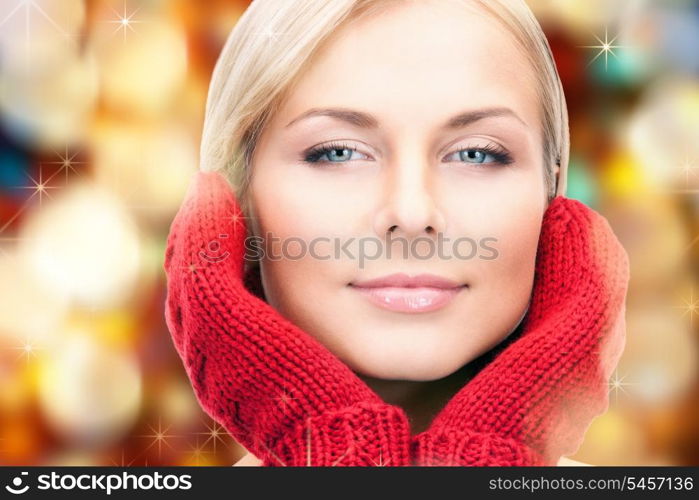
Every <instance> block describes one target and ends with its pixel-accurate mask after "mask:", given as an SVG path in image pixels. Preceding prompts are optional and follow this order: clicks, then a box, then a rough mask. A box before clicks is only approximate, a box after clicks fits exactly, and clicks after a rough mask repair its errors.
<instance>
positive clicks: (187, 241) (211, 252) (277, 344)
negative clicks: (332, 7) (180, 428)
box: [164, 172, 410, 466]
mask: <svg viewBox="0 0 699 500" xmlns="http://www.w3.org/2000/svg"><path fill="white" fill-rule="evenodd" d="M246 233H247V231H246V225H245V223H244V218H243V214H242V211H241V210H240V207H239V205H238V203H237V200H236V199H235V196H234V194H233V192H232V190H231V188H230V186H229V184H228V182H227V181H226V180H225V178H224V177H223V176H222V175H221V174H220V173H217V172H198V173H197V174H196V175H195V178H194V182H193V183H192V185H190V188H189V191H188V193H187V196H186V198H185V200H184V203H183V204H182V206H181V208H180V210H179V211H178V213H177V215H176V217H175V219H174V220H173V222H172V225H171V228H170V235H169V237H168V241H167V253H166V256H165V266H164V267H165V271H166V273H167V276H168V284H167V300H166V311H165V313H166V321H167V325H168V328H169V329H170V332H171V334H172V337H173V340H174V343H175V346H176V348H177V351H178V353H179V355H180V357H181V358H182V361H183V363H184V366H185V368H186V371H187V374H188V376H189V378H190V380H191V382H192V385H193V387H194V391H195V394H196V396H197V399H198V400H199V403H200V404H201V406H202V407H203V408H204V409H205V411H206V412H207V413H208V414H209V415H210V416H211V417H212V418H213V419H214V420H216V421H217V422H219V423H220V424H221V425H223V426H224V427H225V428H226V430H227V431H228V432H229V433H231V434H232V435H233V436H234V437H235V438H236V439H237V440H238V441H239V442H240V443H241V444H242V445H243V446H245V447H246V448H247V449H248V450H250V451H251V452H252V453H253V454H254V455H256V456H257V457H258V458H260V459H261V460H262V464H263V465H264V466H280V465H287V466H299V465H313V466H329V465H340V466H350V465H351V466H372V465H388V466H401V465H410V425H409V421H408V418H407V415H406V414H405V413H404V411H403V409H402V408H399V407H397V406H393V405H389V404H387V403H385V402H384V401H383V400H382V399H381V398H380V397H379V396H378V395H377V394H376V393H375V392H373V391H372V390H371V389H370V388H369V387H368V386H367V385H366V384H365V383H364V382H363V381H362V380H360V379H359V378H358V377H357V376H356V375H355V374H354V373H353V372H352V371H351V370H350V368H349V367H348V366H347V365H345V364H344V363H342V362H341V361H340V360H339V359H338V358H337V357H336V356H334V355H333V354H332V353H331V352H330V351H329V350H327V348H325V346H323V345H322V344H321V343H320V342H318V341H317V340H316V339H315V338H313V337H312V336H310V335H308V334H307V333H305V332H304V331H302V330H301V329H299V328H298V327H297V326H295V325H294V324H292V323H291V322H289V321H288V320H286V319H285V318H284V317H283V316H281V315H280V314H279V313H278V312H277V311H276V310H275V309H273V308H272V307H271V306H270V305H269V304H267V303H266V302H265V301H264V300H261V299H260V298H258V297H257V296H255V295H254V294H252V293H250V290H248V288H246V286H245V285H244V275H243V270H244V255H245V247H244V245H245V238H246Z"/></svg>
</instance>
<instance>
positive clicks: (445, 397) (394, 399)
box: [357, 320, 524, 435]
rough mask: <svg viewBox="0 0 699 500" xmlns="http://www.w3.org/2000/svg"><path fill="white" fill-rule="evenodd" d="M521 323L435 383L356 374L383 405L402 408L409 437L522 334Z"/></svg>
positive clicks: (432, 381) (425, 424)
mask: <svg viewBox="0 0 699 500" xmlns="http://www.w3.org/2000/svg"><path fill="white" fill-rule="evenodd" d="M523 325H524V322H523V321H521V320H520V323H519V324H518V325H517V327H515V328H514V329H513V330H512V331H511V332H510V334H509V335H508V336H507V337H506V338H505V340H503V341H502V342H500V344H498V345H497V346H495V347H494V348H492V349H491V350H490V351H487V352H485V353H484V354H482V355H481V356H479V357H477V358H475V359H473V360H472V361H470V362H469V363H467V364H465V365H464V366H462V367H461V368H459V369H458V370H457V371H455V372H454V373H452V374H451V375H447V376H446V377H443V378H440V379H437V380H428V381H415V380H388V379H381V378H374V377H368V376H366V375H362V374H360V373H357V376H358V377H359V378H360V379H361V380H363V381H364V383H365V384H367V385H368V386H369V387H370V388H371V389H372V390H373V391H374V392H376V393H377V394H378V395H379V397H381V399H383V400H384V401H385V402H386V403H388V404H391V405H395V406H399V407H401V408H403V410H404V411H405V413H406V414H407V415H408V418H409V419H410V431H411V434H412V435H415V434H418V433H420V432H422V431H424V430H426V429H427V428H428V427H429V425H430V423H431V422H432V420H433V419H434V417H435V416H436V415H437V413H439V411H440V410H441V409H442V408H444V406H445V405H446V404H447V403H448V402H449V400H450V399H451V398H452V397H454V395H455V394H456V393H457V392H459V390H460V389H462V388H463V387H464V386H465V385H466V384H468V382H469V381H470V380H471V379H472V378H473V377H475V376H476V375H477V374H478V373H479V372H480V371H481V370H482V369H483V368H485V366H486V365H488V363H490V362H491V361H492V360H493V359H494V358H495V357H496V356H497V355H498V354H499V353H500V352H502V350H503V349H505V348H507V346H508V345H510V344H511V343H512V342H514V341H516V340H517V338H518V337H519V336H520V334H521V333H522V327H523Z"/></svg>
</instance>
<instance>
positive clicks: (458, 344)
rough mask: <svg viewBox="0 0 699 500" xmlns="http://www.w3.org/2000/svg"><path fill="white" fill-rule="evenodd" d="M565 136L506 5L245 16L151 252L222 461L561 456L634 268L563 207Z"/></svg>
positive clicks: (325, 5)
mask: <svg viewBox="0 0 699 500" xmlns="http://www.w3.org/2000/svg"><path fill="white" fill-rule="evenodd" d="M568 144H569V141H568V128H567V114H566V108H565V100H564V96H563V92H562V88H561V84H560V80H559V78H558V74H557V72H556V68H555V65H554V62H553V58H552V56H551V53H550V49H549V47H548V44H547V42H546V39H545V37H544V35H543V33H542V32H541V29H540V27H539V25H538V23H537V22H536V20H535V19H534V17H533V16H532V14H531V12H530V10H529V9H528V8H527V6H526V5H525V4H524V3H523V2H522V1H520V0H500V1H489V2H482V1H479V0H449V1H444V0H438V1H436V0H423V1H410V0H403V1H401V0H332V1H329V2H316V1H314V0H302V1H296V2H277V1H271V0H256V1H255V2H253V3H252V4H251V6H250V7H249V8H248V10H247V11H246V12H245V14H244V15H243V16H242V17H241V19H240V21H239V22H238V24H237V25H236V27H235V29H234V30H233V32H232V33H231V36H230V37H229V39H228V41H227V43H226V45H225V47H224V49H223V53H222V54H221V57H220V59H219V62H218V64H217V67H216V69H215V72H214V75H213V80H212V85H211V90H210V93H209V99H208V102H207V113H206V121H205V126H204V134H203V137H202V155H201V160H202V170H203V172H200V173H199V174H197V176H196V178H195V179H194V182H193V184H192V187H191V188H190V192H189V193H188V195H187V198H186V200H185V202H184V203H183V206H182V208H181V209H180V211H179V213H178V215H177V217H176V218H175V220H174V221H173V224H172V228H171V233H170V236H169V238H168V250H167V254H166V262H165V269H166V271H167V273H168V299H167V302H166V318H167V321H168V326H169V328H170V330H171V332H172V335H173V339H174V342H175V345H176V347H177V349H178V352H179V353H180V355H181V356H182V359H183V362H184V364H185V367H186V369H187V373H188V375H189V377H190V380H191V381H192V384H193V387H194V389H195V393H196V394H197V397H198V399H199V401H200V403H201V405H202V407H203V408H204V409H205V410H206V411H207V412H208V413H209V414H210V415H211V416H212V418H214V419H216V420H217V421H219V422H220V423H221V424H222V425H224V426H225V428H226V429H227V430H228V431H229V432H230V433H231V435H233V436H234V437H235V438H236V439H237V440H238V441H239V442H240V443H241V444H242V445H243V446H245V448H247V449H248V450H249V451H250V454H249V456H247V457H246V458H244V459H243V460H242V461H241V462H242V463H240V464H241V465H243V464H250V463H253V464H254V463H259V464H261V465H266V466H278V465H291V466H294V465H360V466H361V465H390V466H402V465H467V466H468V465H554V464H558V463H561V464H571V462H570V461H567V460H566V459H565V458H564V456H565V455H570V454H573V453H575V451H576V450H577V448H578V447H579V445H580V443H581V441H582V438H583V436H584V432H585V430H586V429H587V427H588V426H589V424H590V422H591V420H592V419H593V418H594V417H595V416H597V415H599V414H601V413H603V412H604V411H606V409H607V405H608V399H607V380H608V378H609V376H610V374H611V372H612V370H613V368H614V366H615V365H616V362H617V361H618V358H619V356H620V354H621V351H622V349H623V345H624V299H625V293H626V286H627V281H628V263H627V257H626V254H625V252H624V250H623V248H622V247H621V246H620V245H619V243H618V241H617V240H616V238H615V237H614V235H613V233H612V232H611V229H610V228H609V226H608V224H607V223H606V221H605V220H604V219H603V218H602V217H601V216H599V214H596V213H595V212H593V211H592V210H590V209H589V208H587V207H585V206H584V205H582V204H580V203H578V202H575V201H574V200H570V199H567V198H565V197H564V193H565V179H566V169H567V162H568V147H569V146H568ZM247 237H252V238H255V239H254V240H253V239H251V238H247ZM252 241H254V242H256V243H258V244H259V243H262V248H261V247H260V246H259V245H257V244H251V242H252ZM347 249H351V250H350V251H344V250H347ZM338 250H340V251H338ZM352 250H354V252H353V251H352ZM246 253H247V257H248V261H251V262H252V264H251V265H249V266H248V267H245V262H244V260H243V259H244V257H246Z"/></svg>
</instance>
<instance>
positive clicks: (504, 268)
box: [449, 176, 545, 317]
mask: <svg viewBox="0 0 699 500" xmlns="http://www.w3.org/2000/svg"><path fill="white" fill-rule="evenodd" d="M464 189H465V188H464ZM451 199H452V200H454V201H453V203H452V204H451V206H450V212H451V213H450V216H449V219H450V220H451V221H453V223H454V224H453V231H454V232H455V233H458V234H466V235H468V236H469V237H471V238H473V239H475V240H477V241H479V243H480V247H481V248H483V245H484V243H483V240H484V239H485V238H490V239H489V240H487V242H486V243H485V245H486V246H487V247H488V248H489V249H494V250H495V252H496V255H493V252H492V251H488V252H480V255H481V256H484V257H487V258H476V259H472V260H471V261H469V262H466V263H465V269H467V270H468V272H469V274H470V277H469V279H471V281H472V282H473V287H474V292H475V291H476V290H477V291H478V294H479V295H478V297H480V298H481V300H482V301H483V302H482V303H481V305H483V307H486V308H487V307H491V306H490V305H493V307H497V308H498V310H499V311H500V312H502V313H503V314H504V315H505V316H507V317H514V316H518V314H521V313H522V312H523V311H522V309H523V308H524V307H525V306H526V301H528V300H529V296H530V294H531V287H532V284H533V277H534V269H535V263H536V250H537V246H538V241H539V234H540V231H541V223H542V219H543V213H544V210H545V202H544V193H543V181H540V180H539V179H538V178H534V176H529V178H527V179H522V178H520V179H517V182H503V183H500V184H499V185H498V186H497V189H495V188H494V189H492V190H491V189H488V188H486V187H482V188H481V189H478V190H476V189H473V190H468V194H467V195H466V196H464V194H463V189H462V194H461V195H460V196H459V198H458V199H457V198H451ZM493 257H494V258H493ZM505 298H506V300H505Z"/></svg>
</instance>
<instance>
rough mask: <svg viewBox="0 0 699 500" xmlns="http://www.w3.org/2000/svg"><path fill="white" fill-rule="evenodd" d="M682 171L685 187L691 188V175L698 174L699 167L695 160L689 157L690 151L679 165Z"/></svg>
mask: <svg viewBox="0 0 699 500" xmlns="http://www.w3.org/2000/svg"><path fill="white" fill-rule="evenodd" d="M678 168H679V170H680V172H681V173H682V174H684V187H685V189H687V190H689V177H690V176H696V172H695V170H696V169H697V168H699V167H698V166H697V165H695V164H694V160H692V159H690V158H689V153H685V156H684V161H683V162H682V163H681V164H680V165H679V166H678Z"/></svg>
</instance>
